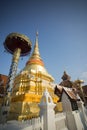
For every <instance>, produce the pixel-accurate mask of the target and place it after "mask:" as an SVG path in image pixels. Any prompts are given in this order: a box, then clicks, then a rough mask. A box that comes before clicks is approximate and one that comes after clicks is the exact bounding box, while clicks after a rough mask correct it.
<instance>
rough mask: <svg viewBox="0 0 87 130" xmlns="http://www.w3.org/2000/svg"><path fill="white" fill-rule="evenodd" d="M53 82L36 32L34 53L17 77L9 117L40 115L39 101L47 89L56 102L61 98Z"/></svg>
mask: <svg viewBox="0 0 87 130" xmlns="http://www.w3.org/2000/svg"><path fill="white" fill-rule="evenodd" d="M53 82H54V78H53V77H52V76H51V75H50V74H48V72H47V70H46V69H45V66H44V63H43V61H42V59H41V56H40V53H39V48H38V33H36V40H35V46H34V50H33V53H32V55H31V57H30V58H29V60H28V61H27V63H26V65H25V67H24V69H23V70H21V72H20V73H19V74H18V75H17V76H16V77H15V81H14V87H13V91H12V96H11V105H10V112H9V117H10V118H11V119H18V120H22V119H28V118H32V117H35V116H38V114H39V107H38V103H40V99H41V97H42V94H43V92H44V90H45V89H48V91H49V93H50V95H51V97H52V99H53V101H54V103H55V104H56V103H57V102H58V100H59V99H58V96H56V95H55V94H54V88H53V86H52V84H53Z"/></svg>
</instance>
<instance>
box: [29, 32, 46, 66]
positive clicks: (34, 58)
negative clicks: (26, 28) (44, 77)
mask: <svg viewBox="0 0 87 130" xmlns="http://www.w3.org/2000/svg"><path fill="white" fill-rule="evenodd" d="M31 63H35V64H39V65H42V66H44V63H43V61H42V58H41V56H40V52H39V46H38V31H37V32H36V39H35V45H34V50H33V53H32V55H31V57H30V59H29V61H28V62H27V64H31Z"/></svg>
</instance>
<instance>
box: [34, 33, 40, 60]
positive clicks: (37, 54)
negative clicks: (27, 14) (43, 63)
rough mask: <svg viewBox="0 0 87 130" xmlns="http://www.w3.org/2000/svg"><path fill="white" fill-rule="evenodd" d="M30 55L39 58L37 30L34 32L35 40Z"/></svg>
mask: <svg viewBox="0 0 87 130" xmlns="http://www.w3.org/2000/svg"><path fill="white" fill-rule="evenodd" d="M32 56H36V57H39V58H40V53H39V47H38V32H36V40H35V45H34V51H33V54H32Z"/></svg>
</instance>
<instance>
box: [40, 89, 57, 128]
mask: <svg viewBox="0 0 87 130" xmlns="http://www.w3.org/2000/svg"><path fill="white" fill-rule="evenodd" d="M39 106H40V116H41V117H43V129H44V130H56V127H55V113H54V110H53V109H54V107H55V104H54V103H53V100H52V98H51V96H50V94H49V93H48V91H47V90H46V91H45V92H44V93H43V96H42V98H41V102H40V104H39Z"/></svg>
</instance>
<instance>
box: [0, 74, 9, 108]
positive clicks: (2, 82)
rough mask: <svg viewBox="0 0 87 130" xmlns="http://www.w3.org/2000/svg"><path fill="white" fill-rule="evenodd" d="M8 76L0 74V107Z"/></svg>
mask: <svg viewBox="0 0 87 130" xmlns="http://www.w3.org/2000/svg"><path fill="white" fill-rule="evenodd" d="M7 79H8V76H6V75H3V74H0V109H1V106H2V104H3V99H4V94H5V91H6V83H7Z"/></svg>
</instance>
